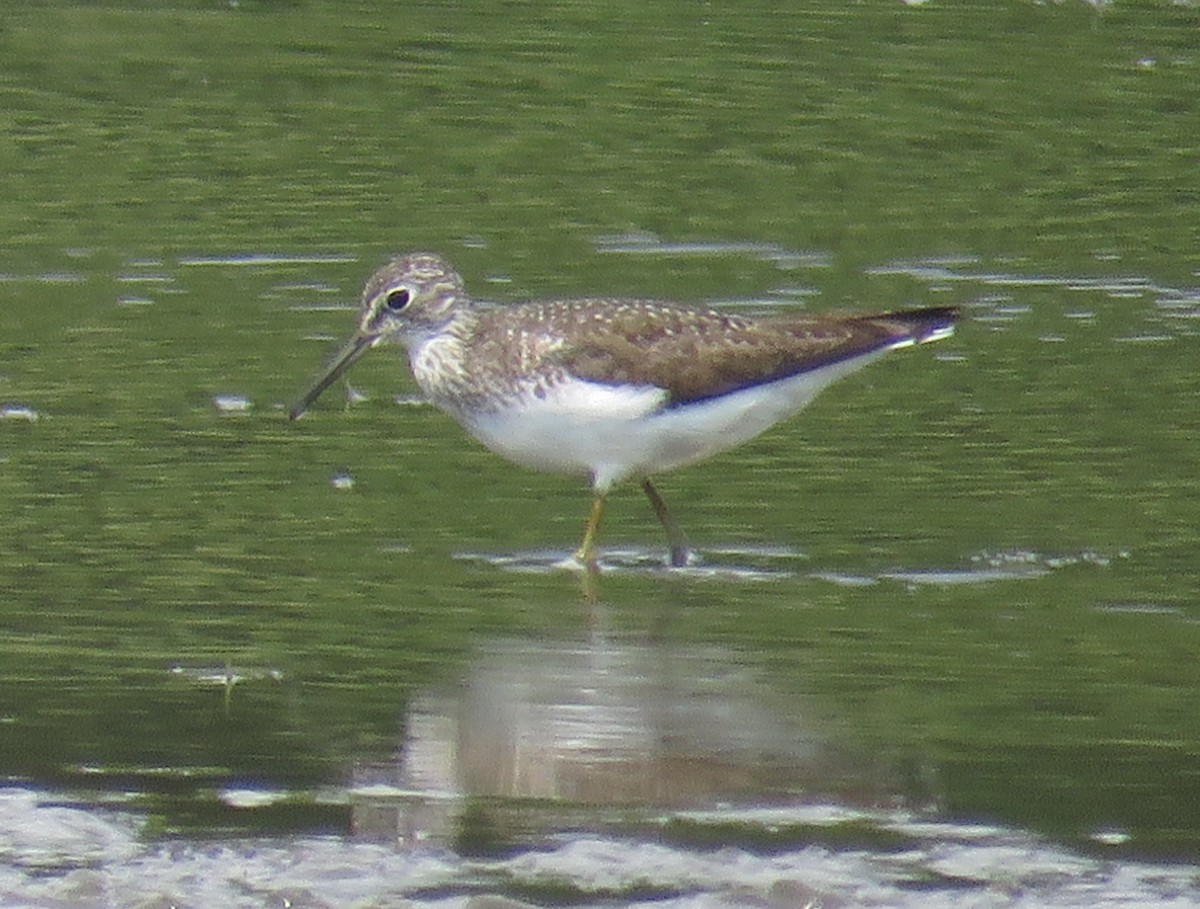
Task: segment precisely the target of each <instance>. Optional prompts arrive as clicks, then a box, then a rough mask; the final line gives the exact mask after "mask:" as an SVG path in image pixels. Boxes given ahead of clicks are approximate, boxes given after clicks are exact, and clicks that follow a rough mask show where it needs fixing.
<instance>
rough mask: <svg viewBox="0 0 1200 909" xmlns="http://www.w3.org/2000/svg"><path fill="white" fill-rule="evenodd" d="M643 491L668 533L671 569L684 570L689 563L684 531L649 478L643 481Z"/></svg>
mask: <svg viewBox="0 0 1200 909" xmlns="http://www.w3.org/2000/svg"><path fill="white" fill-rule="evenodd" d="M642 489H643V490H644V491H645V493H646V496H647V498H649V499H650V505H651V507H652V508H653V509H654V513H655V514H656V515H658V521H659V523H660V524H662V526H663V529H664V530H666V532H667V546H669V547H670V549H671V567H672V568H683V567H684V566H685V565H687V563H688V544H687V540H686V539H684V536H683V531H682V530H680V529H679V525H678V524H676V523H675V519H674V518H672V517H671V510H670V509H669V508H667V503H666V501H665V500H664V499H663V497H662V496H661V495H659V493H658V490H657V489H655V488H654V484H653V483H651V482H650V479H649V477H647V478H646V479H645V480H642Z"/></svg>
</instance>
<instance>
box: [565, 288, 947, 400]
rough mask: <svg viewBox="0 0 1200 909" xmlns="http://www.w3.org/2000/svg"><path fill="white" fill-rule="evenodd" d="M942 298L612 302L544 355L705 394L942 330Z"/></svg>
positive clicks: (594, 376)
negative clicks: (890, 306) (768, 311)
mask: <svg viewBox="0 0 1200 909" xmlns="http://www.w3.org/2000/svg"><path fill="white" fill-rule="evenodd" d="M954 317H955V313H954V311H953V310H952V309H950V308H934V309H925V310H911V311H908V312H901V313H889V314H884V315H879V316H816V317H805V318H776V319H745V318H740V317H737V316H730V315H725V314H722V313H717V312H711V311H697V310H692V309H687V308H685V307H676V306H670V305H664V304H653V303H637V304H621V305H617V306H614V307H613V308H612V309H611V310H610V311H609V312H608V313H607V318H605V319H604V320H603V321H600V320H597V321H595V323H594V324H593V325H591V326H589V328H588V330H585V331H575V332H572V333H571V335H570V337H572V338H573V340H568V341H565V342H564V343H563V345H562V346H561V347H560V348H559V349H558V350H556V351H554V352H553V353H551V354H549V359H551V360H553V361H554V362H555V363H557V364H559V365H560V366H561V367H562V368H563V369H564V370H565V371H566V372H568V373H570V374H572V375H574V376H577V377H579V378H582V379H587V380H589V381H593V382H599V383H603V384H611V385H622V384H626V385H653V386H656V387H658V388H662V389H665V390H666V391H667V394H668V396H669V397H668V400H667V404H666V406H668V407H670V406H678V405H681V404H687V403H692V402H696V401H703V400H706V399H710V398H716V397H720V396H721V395H726V394H729V393H731V392H734V391H738V390H740V389H743V388H749V387H751V386H754V385H760V384H764V383H767V382H773V381H776V380H778V379H783V378H788V377H790V376H795V375H799V374H800V373H804V372H808V371H809V370H813V369H818V368H820V367H822V366H828V365H831V364H833V363H837V362H842V361H845V360H851V359H854V358H855V357H859V356H865V355H867V354H871V353H874V352H876V351H879V350H884V349H887V348H891V347H897V346H903V345H905V344H912V343H920V342H921V341H924V340H931V339H932V338H935V337H942V336H943V335H944V334H945V333H948V332H949V330H950V326H951V325H952V324H953V320H954Z"/></svg>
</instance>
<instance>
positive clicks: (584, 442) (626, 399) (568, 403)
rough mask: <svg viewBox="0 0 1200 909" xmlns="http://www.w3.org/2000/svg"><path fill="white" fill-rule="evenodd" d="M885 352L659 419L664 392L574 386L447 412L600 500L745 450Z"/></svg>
mask: <svg viewBox="0 0 1200 909" xmlns="http://www.w3.org/2000/svg"><path fill="white" fill-rule="evenodd" d="M883 353H884V351H878V352H877V353H874V354H871V355H869V356H864V357H857V358H855V359H853V360H848V361H845V362H842V363H835V364H833V365H831V366H826V367H823V368H821V369H817V370H813V371H811V372H806V373H803V374H801V375H798V376H793V377H791V378H788V379H781V380H779V381H777V382H772V383H770V384H768V385H760V386H756V387H754V388H747V389H744V390H742V391H738V392H734V393H732V394H728V395H723V396H721V397H719V398H713V399H711V400H708V401H704V402H701V403H698V404H688V405H684V406H681V407H674V408H670V409H666V410H664V409H662V408H663V404H664V403H665V400H666V393H665V392H663V391H662V390H661V389H658V388H654V387H649V386H643V387H633V386H610V385H601V384H598V383H594V382H584V381H573V382H570V383H568V384H565V385H562V386H559V387H557V388H555V389H553V390H552V391H550V392H549V393H548V394H547V395H546V396H545V397H542V398H538V397H534V396H532V395H531V396H529V397H528V398H526V399H523V400H522V401H521V402H520V403H519V404H517V405H515V406H514V407H512V408H510V409H506V410H502V411H499V412H493V413H469V414H466V413H461V412H457V411H454V410H451V411H450V412H451V414H452V415H453V416H454V417H455V418H456V419H458V421H459V422H460V423H462V424H463V426H464V427H465V428H466V429H467V431H468V432H470V433H471V435H472V436H474V437H475V438H476V439H478V440H479V441H480V442H482V443H483V444H484V445H486V446H487V447H488V448H489V449H491V450H492V451H494V452H496V453H497V454H500V455H503V456H504V457H506V458H508V459H510V460H512V461H514V462H516V463H517V464H521V465H523V466H525V467H530V468H533V469H535V470H543V471H548V472H551V473H565V474H581V475H585V476H589V477H591V480H592V483H593V485H594V486H595V488H596V489H597V491H599V492H604V491H606V490H607V489H608V488H609V487H611V486H612V485H613V484H614V483H616V482H618V481H620V480H623V479H625V478H627V477H631V476H633V477H645V476H650V475H651V474H656V473H660V472H662V471H665V470H671V469H673V468H676V467H682V466H683V465H685V464H690V463H692V462H694V461H699V460H701V459H703V458H707V457H709V456H711V455H714V454H717V453H719V452H722V451H727V450H728V449H730V448H733V447H735V446H737V445H740V444H742V443H743V442H747V441H749V440H750V439H753V438H754V437H755V436H757V435H760V434H761V433H763V432H765V431H766V430H767V429H769V428H770V427H771V426H774V425H775V424H776V423H778V422H779V421H780V420H783V419H786V418H787V417H789V416H792V415H793V414H795V413H797V412H799V411H800V410H801V409H803V408H804V406H805V405H807V404H808V403H809V402H810V401H811V400H812V399H813V398H814V397H815V396H816V395H817V393H818V392H819V391H821V389H823V388H824V387H825V386H826V385H828V384H830V383H831V382H833V381H835V380H837V379H839V378H841V377H842V376H845V375H847V374H848V373H851V372H854V371H855V370H857V369H859V368H860V367H862V366H865V365H866V364H867V363H869V362H871V361H872V360H874V359H876V358H877V357H879V356H881V355H882V354H883Z"/></svg>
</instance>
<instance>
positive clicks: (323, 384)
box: [288, 333, 376, 420]
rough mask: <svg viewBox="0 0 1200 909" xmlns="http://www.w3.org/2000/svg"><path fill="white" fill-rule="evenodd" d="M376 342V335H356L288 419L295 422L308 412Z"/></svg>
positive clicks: (294, 408) (306, 393) (290, 412)
mask: <svg viewBox="0 0 1200 909" xmlns="http://www.w3.org/2000/svg"><path fill="white" fill-rule="evenodd" d="M375 340H376V339H375V336H374V335H364V334H361V333H355V335H354V337H352V338H351V339H350V340H349V341H347V342H346V343H345V344H344V345H343V346H342V349H341V350H339V351H338V352H337V354H336V355H335V356H334V358H333V359H332V360H330V361H329V365H328V366H326V367H325V371H324V372H323V373H321V375H320V376H319V377H318V378H317V380H316V381H315V382H314V383H313V385H312V388H310V389H309V390H308V391H306V392H305V393H304V396H303V397H302V398H300V400H299V401H297V402H296V403H295V404H293V405H292V409H291V410H289V411H288V419H289V420H295V419H297V418H298V417H299V416H300V415H301V414H303V413H304V411H306V410H308V408H309V407H311V406H312V403H313V401H315V400H317V398H319V397H321V393H322V392H324V391H325V389H326V388H328V387H329V386H330V385H332V384H333V383H334V382H336V381H337V380H338V379H340V378H341V377H342V375H343V374H344V373H345V372H346V370H348V369H349V368H350V367H351V366H353V365H354V364H355V363H357V362H358V361H359V359H360V358H361V357H362V355H363V354H365V353H366V352H367V351H368V350H370V349H371V345H372V344H374V343H375Z"/></svg>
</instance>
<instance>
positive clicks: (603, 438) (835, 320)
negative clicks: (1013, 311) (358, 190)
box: [290, 253, 957, 570]
mask: <svg viewBox="0 0 1200 909" xmlns="http://www.w3.org/2000/svg"><path fill="white" fill-rule="evenodd" d="M956 317H957V312H956V310H955V309H954V308H952V307H930V308H925V309H913V310H908V311H904V312H892V313H884V314H881V315H845V314H843V315H818V316H811V315H790V316H780V317H772V318H747V317H744V316H735V315H729V314H727V313H722V312H717V311H713V310H698V309H693V308H690V307H686V306H680V305H676V304H673V303H661V302H654V301H647V300H627V299H612V298H589V299H580V300H556V301H548V302H533V303H522V304H519V305H515V306H504V307H488V306H484V305H481V304H479V303H476V302H474V301H472V299H471V298H470V297H469V296H468V295H467V292H466V290H465V288H464V286H463V281H462V278H461V277H459V275H458V274H457V273H456V272H455V271H454V270H453V269H452V268H451V267H450V266H449V265H448V264H447V263H446V262H445V261H444V260H443V259H441V258H439V257H438V256H435V255H432V254H430V253H414V254H411V255H405V256H400V257H397V258H395V259H392V260H391V261H390V262H388V263H387V264H386V265H384V266H383V267H382V268H380V269H379V270H378V271H376V272H375V274H373V275H372V276H371V277H370V279H369V280H368V281H367V283H366V286H365V287H364V288H363V293H362V310H361V312H360V314H359V317H358V328H357V329H356V330H355V332H354V334H353V335H352V336H351V338H350V339H349V341H347V342H346V344H345V346H343V347H342V348H341V350H340V351H338V353H337V354H336V355H335V356H334V358H333V360H332V361H331V362H330V364H329V366H328V367H327V368H326V369H325V371H324V372H323V373H322V374H321V375H320V377H319V378H318V379H317V381H316V382H315V383H314V384H313V386H312V388H311V389H310V390H309V391H308V392H307V393H306V394H305V395H304V396H303V397H302V398H301V399H300V400H299V401H298V402H296V404H295V406H293V407H292V409H291V412H290V416H291V418H292V419H293V420H294V419H296V418H297V417H299V416H300V415H301V414H302V413H304V411H305V410H307V409H308V407H309V406H310V405H311V404H312V403H313V402H314V401H315V400H316V399H317V397H318V396H320V394H321V393H322V392H323V391H325V389H326V388H328V387H329V386H330V385H332V384H333V383H334V382H335V381H336V380H337V379H338V377H340V376H341V375H342V374H343V373H345V372H346V370H347V369H349V368H350V367H351V366H352V365H353V364H354V363H355V362H357V361H358V360H359V358H360V357H362V355H363V354H365V353H366V352H367V351H368V350H370V349H371V348H373V347H379V346H382V345H386V344H394V343H399V344H401V345H403V347H404V348H405V350H406V351H407V353H408V362H409V366H410V367H411V368H412V373H413V377H414V378H415V379H416V381H417V384H418V385H419V386H420V387H421V389H422V390H423V391H424V392H425V394H426V396H428V398H429V400H430V401H431V402H432V403H433V404H435V405H436V406H438V407H439V408H441V409H442V410H444V411H445V412H446V413H448V414H449V415H450V416H452V417H453V418H454V419H455V420H457V421H458V422H459V423H460V424H462V426H463V428H465V429H466V431H467V432H468V433H470V434H471V435H472V436H474V437H475V438H476V439H477V440H478V441H480V442H481V443H483V444H484V445H485V446H487V447H488V448H490V449H491V450H492V451H494V452H496V453H497V454H500V455H503V456H504V457H506V458H508V459H510V460H512V461H515V462H516V463H517V464H521V465H523V466H525V467H531V468H534V469H536V470H545V471H550V472H554V473H564V474H577V475H582V476H586V477H588V478H589V479H590V481H591V484H592V490H593V493H594V496H595V498H594V500H593V503H592V509H591V513H590V514H589V516H588V521H587V526H586V530H585V532H584V537H583V543H582V545H581V546H580V547H579V550H578V552H577V553H576V554H575V557H576V559H577V560H578V561H579V562H581V563H582V564H583V565H584V566H586V567H588V568H590V569H593V570H594V569H595V568H596V565H597V562H596V540H597V535H598V533H599V529H600V520H601V518H602V517H603V514H604V504H605V497H606V495H607V494H608V492H609V490H610V489H611V488H612V487H613V486H614V485H615V484H616V483H618V482H620V481H621V480H625V479H629V478H634V479H637V480H639V481H640V482H641V484H642V489H643V490H644V491H645V493H646V495H647V496H648V497H649V499H650V503H651V505H652V506H653V507H654V512H655V514H656V515H657V516H658V519H659V521H660V522H661V523H662V525H663V527H664V528H665V529H666V532H667V542H668V544H669V546H670V562H671V565H673V566H676V567H679V566H683V565H686V564H687V562H688V558H689V555H688V547H687V543H686V542H685V540H684V536H683V534H682V532H681V531H680V530H679V527H678V525H677V524H676V523H675V521H674V520H673V519H672V517H671V514H670V512H669V511H668V509H667V505H666V502H665V501H664V500H663V498H662V496H661V495H660V494H659V492H658V490H657V489H656V488H655V486H654V484H653V482H651V479H650V477H651V476H652V475H653V474H657V473H660V472H662V471H665V470H671V469H673V468H676V467H682V466H683V465H685V464H691V463H693V462H696V461H699V460H701V459H703V458H707V457H709V456H710V455H714V454H716V453H718V452H722V451H726V450H728V449H730V448H733V447H734V446H736V445H740V444H741V443H743V442H746V441H748V440H750V439H753V438H754V437H755V436H757V435H759V434H760V433H762V432H764V431H766V430H767V429H769V428H770V427H771V426H773V425H774V424H776V423H778V422H779V421H780V420H783V419H786V418H787V417H790V416H792V415H793V414H795V413H797V412H798V411H800V410H801V409H802V408H803V407H804V406H805V405H807V404H808V403H809V402H810V401H811V400H812V399H813V398H814V397H815V396H816V394H817V393H818V392H819V391H820V390H821V389H823V388H824V387H825V386H827V385H829V384H830V383H831V382H833V381H834V380H836V379H840V378H841V377H842V376H845V375H848V374H849V373H851V372H854V371H855V370H857V369H859V368H860V367H862V366H865V365H866V364H867V363H870V362H871V361H872V360H875V359H877V358H878V357H880V356H882V355H883V354H884V353H885V352H887V351H889V350H894V349H896V348H899V347H908V346H911V345H914V344H921V343H924V342H926V341H934V340H937V339H939V338H945V337H947V336H949V335H950V334H952V333H953V330H954V321H955V318H956Z"/></svg>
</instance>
